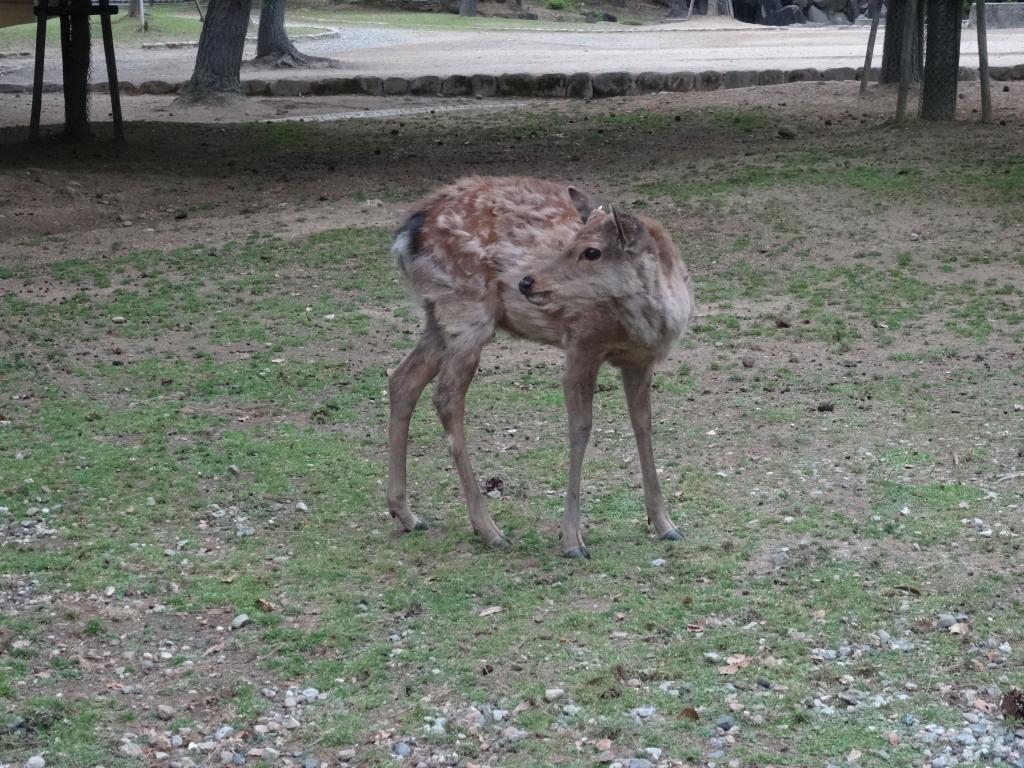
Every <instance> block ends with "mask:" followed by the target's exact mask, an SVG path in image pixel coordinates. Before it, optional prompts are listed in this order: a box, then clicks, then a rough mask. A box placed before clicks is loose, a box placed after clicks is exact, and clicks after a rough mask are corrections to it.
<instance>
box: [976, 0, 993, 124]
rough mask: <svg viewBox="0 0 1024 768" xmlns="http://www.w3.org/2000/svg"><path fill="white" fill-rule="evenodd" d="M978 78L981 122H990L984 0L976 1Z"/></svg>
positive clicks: (990, 83)
mask: <svg viewBox="0 0 1024 768" xmlns="http://www.w3.org/2000/svg"><path fill="white" fill-rule="evenodd" d="M975 7H976V8H977V11H978V13H977V22H978V77H980V78H981V122H983V123H991V122H992V82H991V80H990V79H989V75H988V29H987V28H986V26H985V25H986V22H985V0H977V4H976V6H975Z"/></svg>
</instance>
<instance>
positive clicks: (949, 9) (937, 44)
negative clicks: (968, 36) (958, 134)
mask: <svg viewBox="0 0 1024 768" xmlns="http://www.w3.org/2000/svg"><path fill="white" fill-rule="evenodd" d="M962 21H963V3H962V2H961V0H928V40H927V48H928V57H927V58H926V59H925V64H924V86H923V88H922V90H921V117H922V118H923V119H925V120H952V119H953V117H954V116H955V115H956V91H957V79H958V75H959V73H960V28H961V24H962Z"/></svg>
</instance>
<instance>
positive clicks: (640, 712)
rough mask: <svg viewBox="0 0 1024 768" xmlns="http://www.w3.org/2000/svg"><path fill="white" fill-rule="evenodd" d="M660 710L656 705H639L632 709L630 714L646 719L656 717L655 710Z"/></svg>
mask: <svg viewBox="0 0 1024 768" xmlns="http://www.w3.org/2000/svg"><path fill="white" fill-rule="evenodd" d="M657 711H658V710H657V709H655V708H654V707H637V708H636V709H633V710H630V714H632V715H633V716H635V717H639V718H640V719H641V720H646V719H647V718H649V717H654V714H655V712H657Z"/></svg>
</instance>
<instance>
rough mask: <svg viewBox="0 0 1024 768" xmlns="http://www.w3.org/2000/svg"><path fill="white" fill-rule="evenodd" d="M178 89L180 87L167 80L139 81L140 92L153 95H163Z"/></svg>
mask: <svg viewBox="0 0 1024 768" xmlns="http://www.w3.org/2000/svg"><path fill="white" fill-rule="evenodd" d="M176 90H178V87H177V86H176V85H174V84H172V83H168V82H167V81H166V80H145V81H143V82H141V83H139V93H145V94H150V95H153V96H163V95H166V94H168V93H174V92H175V91H176Z"/></svg>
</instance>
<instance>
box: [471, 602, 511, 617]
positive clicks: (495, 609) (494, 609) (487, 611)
mask: <svg viewBox="0 0 1024 768" xmlns="http://www.w3.org/2000/svg"><path fill="white" fill-rule="evenodd" d="M504 610H505V609H504V608H502V607H501V606H500V605H492V606H490V607H488V608H484V609H483V610H482V611H480V613H479V614H478V615H479V616H480V618H483V617H484V616H493V615H494V614H496V613H501V612H502V611H504Z"/></svg>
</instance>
